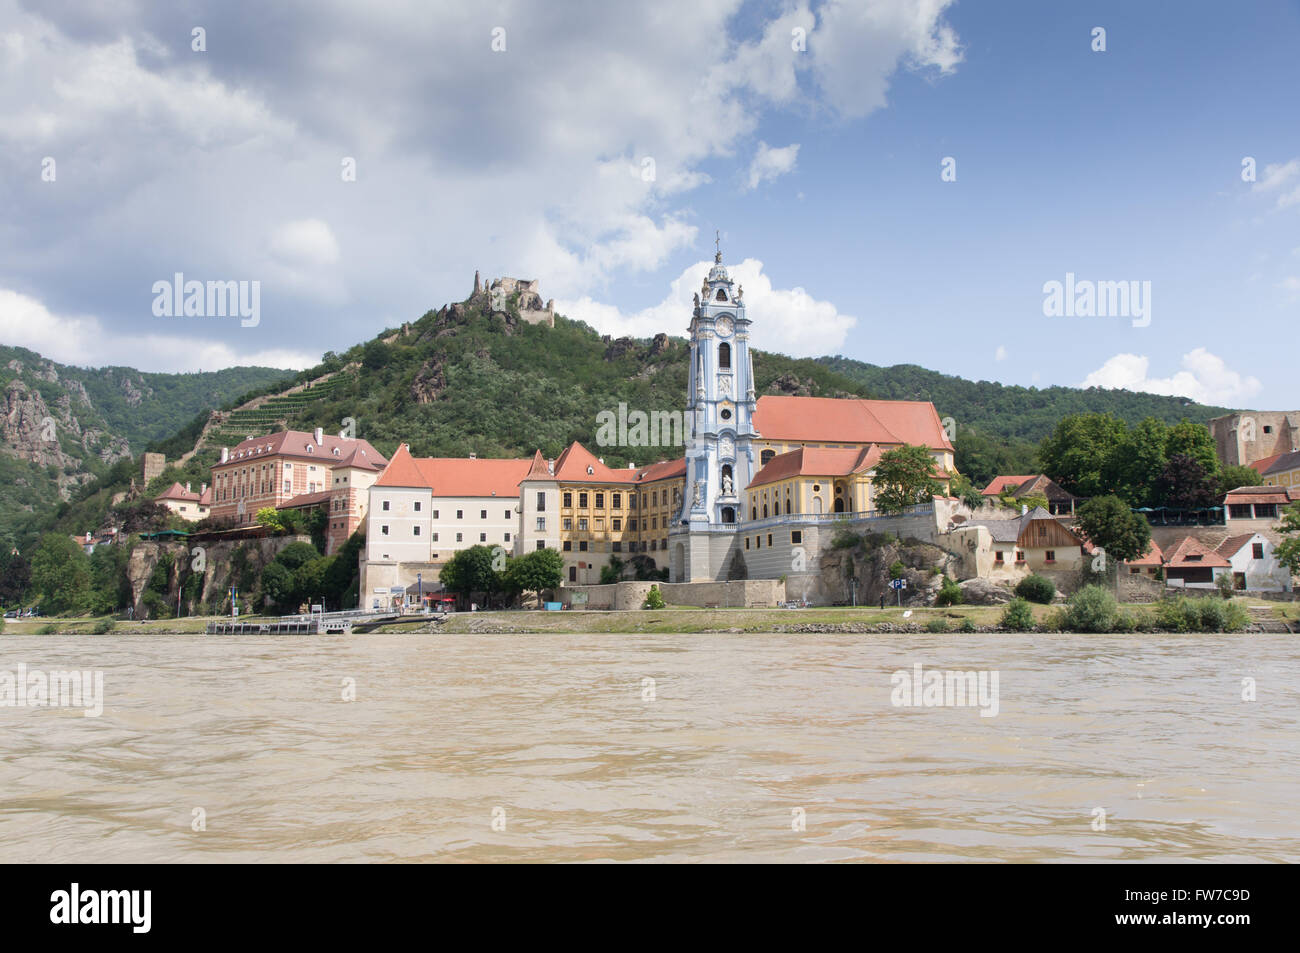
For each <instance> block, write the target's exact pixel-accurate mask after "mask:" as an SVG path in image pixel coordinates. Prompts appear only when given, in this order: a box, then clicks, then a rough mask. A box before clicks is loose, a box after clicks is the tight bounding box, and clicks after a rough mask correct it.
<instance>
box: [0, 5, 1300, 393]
mask: <svg viewBox="0 0 1300 953" xmlns="http://www.w3.org/2000/svg"><path fill="white" fill-rule="evenodd" d="M1297 51H1300V3H1297V2H1294V0H1292V2H1283V0H1258V2H1253V3H1249V4H1240V3H1228V2H1223V3H1209V2H1195V0H1192V2H1154V0H1153V2H1144V3H1131V2H1117V3H1108V2H1097V3H1071V4H1060V3H1043V2H1041V0H1024V2H1020V0H1000V2H997V3H975V2H971V0H964V2H951V0H859V2H853V3H849V2H811V3H809V2H807V0H798V2H739V0H689V2H685V0H683V2H677V0H656V2H655V3H643V4H630V3H629V4H624V3H618V4H610V3H606V2H546V3H542V2H529V3H525V2H491V0H488V2H457V3H438V2H429V0H412V2H391V0H370V2H367V3H364V4H358V3H354V2H335V0H313V2H309V3H308V2H300V3H293V2H283V3H273V4H272V3H265V2H242V0H225V2H219V0H189V2H180V3H145V2H133V0H100V2H97V3H94V4H82V3H74V2H71V0H40V2H19V0H0V343H4V344H10V345H21V346H24V347H29V348H31V349H33V350H36V351H39V352H40V353H42V354H44V355H45V356H47V357H50V358H53V359H55V360H58V361H61V362H64V363H70V364H77V365H82V366H104V365H117V364H121V365H128V366H133V367H137V368H140V369H143V370H157V371H180V370H198V369H203V370H212V369H215V368H218V367H225V366H230V365H234V364H250V363H256V364H270V365H274V366H283V367H294V368H301V367H306V366H310V365H312V364H314V363H316V362H317V361H318V360H319V358H320V356H321V354H322V353H323V352H325V351H327V350H336V351H341V350H344V349H346V348H348V347H350V346H351V345H353V344H355V343H357V342H359V341H362V340H366V339H368V338H370V337H372V336H374V335H375V334H376V333H378V332H379V331H381V330H382V329H384V328H388V327H395V326H397V325H399V324H401V323H402V322H403V321H408V320H414V319H415V318H418V317H419V316H420V315H421V314H423V313H424V312H425V311H427V310H429V309H431V308H437V307H440V306H441V305H443V304H445V303H447V302H450V301H458V300H462V299H464V298H465V297H466V296H467V295H468V293H469V291H470V289H471V287H472V282H473V275H474V272H475V270H479V271H481V272H482V274H483V275H484V277H496V276H502V275H508V276H512V277H520V278H535V279H538V280H539V281H540V283H541V285H540V287H541V293H542V296H543V297H544V298H555V299H556V306H557V309H558V310H559V311H560V312H561V313H563V314H567V315H568V316H570V317H573V318H577V319H580V320H583V321H585V322H587V323H588V324H590V325H591V326H592V327H594V328H596V329H597V330H599V331H601V332H602V333H606V334H611V335H615V336H618V335H622V334H631V335H635V336H649V335H653V334H655V333H659V332H661V331H662V332H667V333H669V334H675V335H684V334H685V330H686V325H687V323H688V321H689V317H690V299H691V294H692V293H693V292H694V291H695V290H696V289H697V288H698V287H699V284H700V279H701V277H702V275H703V273H704V272H705V271H706V270H707V268H708V267H709V265H710V263H711V261H712V257H713V253H714V247H715V236H719V235H720V244H721V249H722V253H723V257H724V260H725V262H726V263H727V264H728V266H729V268H730V270H731V273H732V276H733V278H735V279H736V280H738V281H739V282H740V283H741V284H742V285H743V286H744V288H745V301H746V303H747V307H748V313H749V317H750V318H751V320H752V321H753V327H752V337H753V340H754V343H755V345H756V346H757V347H759V348H763V349H768V350H774V351H780V352H783V353H787V354H791V355H794V356H816V355H821V354H843V355H845V356H848V357H852V358H857V359H859V360H863V361H868V362H871V363H873V364H884V365H889V364H898V363H912V364H919V365H922V366H924V367H928V368H932V369H934V370H938V371H942V372H945V373H949V374H956V375H960V376H963V377H967V378H971V379H976V380H997V381H1002V382H1004V383H1009V384H1022V385H1027V386H1048V385H1052V384H1064V385H1070V386H1081V385H1082V386H1090V385H1097V386H1102V387H1126V388H1129V389H1133V390H1146V391H1151V392H1154V393H1164V394H1179V395H1183V396H1187V397H1191V398H1193V399H1196V400H1199V401H1203V402H1207V403H1214V404H1221V405H1225V406H1233V407H1242V408H1258V409H1264V408H1268V409H1279V410H1291V409H1295V408H1296V407H1300V387H1298V386H1297V374H1296V372H1295V366H1296V361H1297V355H1300V330H1298V329H1300V320H1298V318H1300V56H1298V55H1297ZM178 273H179V274H181V275H182V276H183V279H182V280H183V281H198V282H205V283H206V282H223V283H224V282H236V283H244V284H243V285H241V287H242V288H243V290H244V291H245V293H246V299H245V300H246V302H247V303H248V304H249V305H250V307H249V309H246V311H245V312H243V313H240V314H229V313H227V314H220V313H214V312H215V311H218V310H220V309H218V308H216V307H215V306H212V305H211V304H210V303H208V302H206V300H205V302H204V306H202V307H197V308H195V309H194V310H197V311H199V312H201V313H198V314H185V313H177V312H183V310H184V308H183V306H182V302H177V308H176V309H175V311H171V310H170V309H169V308H168V307H167V305H168V304H170V303H171V301H170V295H169V294H163V293H162V292H161V291H160V288H166V287H170V286H171V285H172V283H173V281H174V276H175V275H177V274H178ZM1053 282H1057V283H1059V284H1060V287H1061V290H1060V291H1058V292H1056V293H1057V294H1058V296H1060V297H1058V300H1060V299H1061V298H1063V297H1068V298H1069V299H1070V301H1069V306H1067V307H1064V308H1059V307H1057V308H1054V307H1052V306H1051V304H1050V299H1051V298H1052V295H1053V285H1052V283H1053ZM1103 282H1104V283H1109V284H1106V285H1098V284H1096V283H1103ZM1118 283H1123V284H1122V285H1120V284H1118ZM253 289H255V290H256V292H257V297H256V298H253V297H252V294H251V292H252V290H253ZM1067 289H1068V290H1067ZM1094 289H1108V291H1106V292H1105V293H1098V294H1096V295H1095V296H1094V295H1093V294H1092V291H1093V290H1094ZM1121 290H1122V291H1124V292H1128V293H1129V294H1128V295H1127V297H1128V298H1129V300H1128V301H1124V300H1123V298H1122V297H1120V293H1121ZM160 297H165V298H167V301H165V302H162V303H161V304H160V300H159V299H160ZM253 302H256V307H252V306H251V305H252V303H253ZM1104 303H1108V304H1110V305H1112V307H1111V308H1109V309H1108V308H1105V307H1102V304H1104ZM1116 311H1118V312H1119V313H1114V312H1116Z"/></svg>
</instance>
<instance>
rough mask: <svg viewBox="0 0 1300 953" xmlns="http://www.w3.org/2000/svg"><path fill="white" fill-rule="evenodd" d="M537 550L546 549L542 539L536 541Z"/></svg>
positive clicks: (544, 541)
mask: <svg viewBox="0 0 1300 953" xmlns="http://www.w3.org/2000/svg"><path fill="white" fill-rule="evenodd" d="M537 548H538V549H545V548H546V540H544V539H539V540H538V541H537Z"/></svg>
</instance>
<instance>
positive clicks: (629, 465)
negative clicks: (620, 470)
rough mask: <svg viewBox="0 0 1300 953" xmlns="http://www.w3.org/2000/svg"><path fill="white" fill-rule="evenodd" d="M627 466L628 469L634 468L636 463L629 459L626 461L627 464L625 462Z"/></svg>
mask: <svg viewBox="0 0 1300 953" xmlns="http://www.w3.org/2000/svg"><path fill="white" fill-rule="evenodd" d="M627 468H628V469H629V470H635V469H636V464H635V463H633V462H631V461H630V460H629V461H628V464H627Z"/></svg>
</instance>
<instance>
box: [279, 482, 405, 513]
mask: <svg viewBox="0 0 1300 953" xmlns="http://www.w3.org/2000/svg"><path fill="white" fill-rule="evenodd" d="M284 492H286V493H292V492H293V482H292V481H291V480H285V481H284ZM387 505H388V504H387V503H385V504H384V506H385V507H387Z"/></svg>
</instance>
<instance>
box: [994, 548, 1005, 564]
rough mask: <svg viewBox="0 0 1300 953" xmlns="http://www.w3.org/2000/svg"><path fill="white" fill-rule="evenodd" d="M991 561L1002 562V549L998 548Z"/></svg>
mask: <svg viewBox="0 0 1300 953" xmlns="http://www.w3.org/2000/svg"><path fill="white" fill-rule="evenodd" d="M993 561H994V562H995V563H1000V562H1004V560H1003V559H1002V550H1000V549H999V550H998V551H997V552H995V553H994V554H993Z"/></svg>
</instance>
